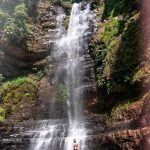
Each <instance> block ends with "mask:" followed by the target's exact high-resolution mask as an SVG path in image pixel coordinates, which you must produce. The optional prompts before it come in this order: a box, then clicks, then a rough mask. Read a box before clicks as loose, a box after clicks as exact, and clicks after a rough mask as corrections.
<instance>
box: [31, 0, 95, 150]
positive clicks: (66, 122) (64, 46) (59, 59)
mask: <svg viewBox="0 0 150 150" xmlns="http://www.w3.org/2000/svg"><path fill="white" fill-rule="evenodd" d="M64 17H65V15H64V14H63V13H62V12H61V13H59V14H58V16H57V18H56V20H57V33H56V35H55V40H54V47H53V51H52V58H53V62H55V63H54V68H55V69H54V70H55V71H54V75H53V76H54V78H53V80H52V83H53V85H55V86H56V87H57V86H59V85H63V87H65V89H66V95H67V98H66V108H67V117H66V118H65V119H49V120H43V121H39V122H38V123H37V125H36V129H34V130H35V131H34V132H35V134H34V136H33V138H32V140H31V146H30V149H31V150H56V149H57V150H61V149H64V150H72V149H73V139H76V140H77V143H78V144H79V149H80V150H85V149H88V148H87V147H86V145H85V141H86V137H87V129H86V127H85V122H86V121H85V118H84V115H83V110H84V102H83V101H84V99H85V98H86V95H85V94H86V93H85V89H88V88H89V87H90V86H91V83H90V82H89V81H86V79H85V74H86V73H87V72H86V69H85V68H86V62H87V60H89V58H90V56H89V52H88V40H89V37H90V35H91V33H92V31H91V28H90V25H91V21H92V19H93V13H92V11H91V10H90V5H89V4H88V5H82V4H81V3H79V4H77V3H74V4H73V6H72V11H71V16H70V21H69V27H68V30H67V32H65V29H64V28H63V19H64Z"/></svg>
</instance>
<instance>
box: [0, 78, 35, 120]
mask: <svg viewBox="0 0 150 150" xmlns="http://www.w3.org/2000/svg"><path fill="white" fill-rule="evenodd" d="M36 92H37V81H36V80H34V79H32V78H29V77H20V78H17V79H15V80H12V81H8V82H5V83H3V84H2V86H1V87H0V96H1V99H2V106H3V108H4V109H5V111H6V117H7V116H8V115H11V114H13V113H15V112H16V111H17V109H16V107H17V106H18V107H19V106H21V104H22V103H25V104H26V103H27V104H28V105H29V104H30V103H32V101H33V100H34V99H35V97H36ZM22 105H23V104H22Z"/></svg>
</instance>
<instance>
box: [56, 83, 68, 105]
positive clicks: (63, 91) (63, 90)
mask: <svg viewBox="0 0 150 150" xmlns="http://www.w3.org/2000/svg"><path fill="white" fill-rule="evenodd" d="M67 91H68V89H67V87H66V86H65V85H63V84H60V85H59V86H58V87H57V99H58V101H60V102H61V103H63V104H64V103H66V101H67V99H68V94H67Z"/></svg>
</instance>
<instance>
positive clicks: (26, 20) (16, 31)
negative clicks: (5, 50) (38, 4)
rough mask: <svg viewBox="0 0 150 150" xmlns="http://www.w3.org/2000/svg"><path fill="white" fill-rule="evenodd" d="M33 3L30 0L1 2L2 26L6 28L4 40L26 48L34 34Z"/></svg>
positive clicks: (0, 17) (3, 28)
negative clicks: (27, 41)
mask: <svg viewBox="0 0 150 150" xmlns="http://www.w3.org/2000/svg"><path fill="white" fill-rule="evenodd" d="M32 3H33V2H32ZM32 3H31V4H30V2H29V1H28V0H15V1H13V2H12V1H11V0H7V1H3V2H1V3H0V20H1V22H0V28H1V29H2V30H4V36H3V39H2V40H3V41H5V42H6V41H7V42H8V43H10V44H12V45H15V46H18V47H21V48H23V49H26V40H27V38H28V37H30V36H31V35H32V34H33V33H32V30H33V25H32V24H33V20H32V19H31V17H29V15H30V11H31V6H32ZM34 3H35V0H34ZM29 4H30V6H29ZM35 11H36V10H35Z"/></svg>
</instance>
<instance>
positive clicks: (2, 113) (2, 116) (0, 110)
mask: <svg viewBox="0 0 150 150" xmlns="http://www.w3.org/2000/svg"><path fill="white" fill-rule="evenodd" d="M4 121H5V110H4V109H3V108H2V107H0V124H1V123H4Z"/></svg>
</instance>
